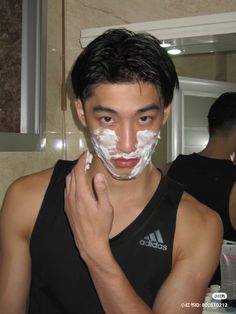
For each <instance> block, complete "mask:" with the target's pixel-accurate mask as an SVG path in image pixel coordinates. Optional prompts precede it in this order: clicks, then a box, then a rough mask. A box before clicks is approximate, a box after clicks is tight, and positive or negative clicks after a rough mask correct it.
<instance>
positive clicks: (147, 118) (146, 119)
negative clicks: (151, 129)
mask: <svg viewBox="0 0 236 314" xmlns="http://www.w3.org/2000/svg"><path fill="white" fill-rule="evenodd" d="M152 120H153V118H152V117H151V116H142V117H140V118H139V122H140V124H147V123H149V122H151V121H152Z"/></svg>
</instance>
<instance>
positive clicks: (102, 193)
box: [94, 173, 110, 207]
mask: <svg viewBox="0 0 236 314" xmlns="http://www.w3.org/2000/svg"><path fill="white" fill-rule="evenodd" d="M94 188H95V191H96V195H97V200H98V206H99V207H100V206H106V205H110V201H109V197H108V190H107V181H106V179H105V177H104V175H103V174H101V173H98V174H96V176H95V177H94Z"/></svg>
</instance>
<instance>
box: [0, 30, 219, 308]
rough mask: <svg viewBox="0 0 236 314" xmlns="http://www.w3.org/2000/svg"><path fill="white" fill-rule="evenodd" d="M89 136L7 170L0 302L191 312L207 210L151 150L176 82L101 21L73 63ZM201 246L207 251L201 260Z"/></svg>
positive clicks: (207, 236) (147, 52) (212, 248)
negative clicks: (58, 154)
mask: <svg viewBox="0 0 236 314" xmlns="http://www.w3.org/2000/svg"><path fill="white" fill-rule="evenodd" d="M72 83H73V87H74V91H75V95H76V100H75V105H76V109H77V113H78V117H79V119H80V121H81V123H82V124H83V126H84V127H85V128H86V129H87V130H88V132H89V134H90V138H91V143H92V146H93V149H94V150H93V151H92V152H91V154H84V155H83V156H81V157H80V159H79V161H78V162H76V161H75V162H69V161H60V162H58V163H57V164H56V166H55V168H54V169H53V170H46V171H43V172H41V173H38V174H33V175H31V176H28V177H24V178H21V179H19V180H18V181H16V182H15V183H14V184H13V185H12V186H11V187H10V188H9V190H8V192H7V195H6V198H5V201H4V205H3V209H2V212H1V225H0V228H1V241H0V245H1V246H0V251H1V260H0V312H1V313H3V314H8V313H11V314H12V313H15V314H22V313H24V311H25V309H26V304H27V299H28V297H29V313H33V314H36V313H43V314H45V313H50V314H56V313H57V314H59V313H63V314H64V313H66V314H72V313H73V314H74V313H76V314H77V313H83V314H86V313H89V314H91V313H96V314H99V313H109V314H115V313H117V314H118V313H119V314H121V313H125V314H127V313H128V314H146V313H160V314H167V313H171V314H173V313H201V312H202V307H201V303H202V301H203V299H204V295H205V293H206V289H207V286H208V282H209V279H210V277H211V275H212V273H213V272H214V270H215V267H216V265H217V263H218V259H219V253H220V249H221V242H222V226H221V221H220V218H219V217H218V215H217V214H216V213H215V212H213V211H212V210H210V209H208V208H206V207H205V206H203V205H202V204H200V203H199V202H198V201H196V200H195V199H194V198H192V197H191V196H190V195H188V194H186V193H184V192H183V188H182V186H180V185H179V184H177V183H175V182H173V181H171V180H170V179H167V178H165V177H162V176H161V174H160V172H159V171H158V170H156V168H155V167H154V166H153V165H152V163H151V161H150V159H151V156H152V153H153V151H154V149H155V146H156V144H157V141H158V138H159V136H158V135H159V130H160V129H161V126H162V125H163V124H164V123H166V120H167V119H168V116H169V114H170V104H171V100H172V97H173V90H174V88H175V86H176V85H177V84H178V79H177V75H176V71H175V68H174V65H173V63H172V61H171V59H170V57H169V56H168V55H167V53H166V52H165V50H164V49H162V48H161V47H160V45H159V41H158V40H157V39H155V38H154V37H152V36H150V35H147V34H134V33H132V32H129V31H127V30H124V29H117V30H110V31H107V32H105V33H104V34H103V35H101V36H99V37H98V38H97V39H95V40H94V41H93V42H92V43H91V44H90V45H89V46H88V47H87V48H86V49H85V50H84V51H83V52H82V54H81V55H80V56H79V57H78V59H77V61H76V63H75V65H74V67H73V71H72ZM206 256H207V262H206Z"/></svg>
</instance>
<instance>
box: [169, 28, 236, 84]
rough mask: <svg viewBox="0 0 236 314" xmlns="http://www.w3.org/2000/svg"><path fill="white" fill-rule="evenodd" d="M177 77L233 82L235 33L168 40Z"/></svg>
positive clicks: (235, 50) (234, 78)
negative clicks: (177, 52) (176, 51)
mask: <svg viewBox="0 0 236 314" xmlns="http://www.w3.org/2000/svg"><path fill="white" fill-rule="evenodd" d="M165 43H169V44H170V46H169V47H167V48H166V49H167V51H169V50H170V49H171V48H173V47H175V48H178V49H179V51H180V52H181V53H180V54H179V55H175V56H172V59H173V61H174V63H175V65H176V68H177V72H178V75H179V76H186V77H192V78H198V79H206V80H216V81H224V82H236V67H235V66H234V65H235V64H236V33H229V34H218V35H208V36H196V37H188V38H175V39H168V40H166V41H165Z"/></svg>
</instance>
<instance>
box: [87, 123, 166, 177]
mask: <svg viewBox="0 0 236 314" xmlns="http://www.w3.org/2000/svg"><path fill="white" fill-rule="evenodd" d="M159 134H160V133H159V132H153V131H149V130H144V131H138V132H137V133H136V138H137V143H136V145H135V148H136V150H135V151H133V152H131V153H128V154H127V153H117V148H116V147H117V142H118V141H119V138H118V136H117V135H116V133H115V131H114V130H110V129H102V130H100V129H97V130H95V131H94V133H93V134H92V136H91V142H92V144H93V147H94V150H95V152H96V154H97V156H98V157H99V158H100V159H101V160H102V162H103V164H104V165H105V167H106V168H107V170H108V171H109V172H110V174H111V175H112V176H113V177H114V178H115V179H118V180H131V179H134V178H136V177H137V176H138V175H140V174H141V173H142V171H143V169H144V168H145V167H146V166H147V165H148V164H149V162H150V160H151V157H152V154H153V153H154V150H155V147H156V145H157V143H158V139H159V138H160V136H159ZM118 158H123V159H139V162H138V163H137V164H136V165H135V166H134V167H133V169H132V170H131V171H130V173H129V174H123V175H122V174H119V173H118V171H117V169H116V168H115V167H114V165H113V164H112V162H111V159H118Z"/></svg>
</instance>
